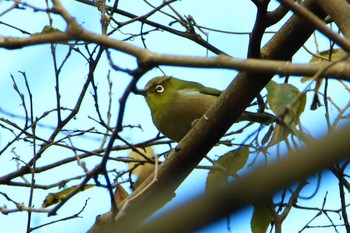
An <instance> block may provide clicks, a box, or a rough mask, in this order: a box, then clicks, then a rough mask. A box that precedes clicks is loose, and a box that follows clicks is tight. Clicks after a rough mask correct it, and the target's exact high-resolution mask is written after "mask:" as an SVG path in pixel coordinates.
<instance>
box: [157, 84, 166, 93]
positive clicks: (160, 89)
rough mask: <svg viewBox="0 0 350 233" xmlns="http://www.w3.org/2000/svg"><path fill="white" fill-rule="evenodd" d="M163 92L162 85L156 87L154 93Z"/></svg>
mask: <svg viewBox="0 0 350 233" xmlns="http://www.w3.org/2000/svg"><path fill="white" fill-rule="evenodd" d="M163 91H164V87H163V86H162V85H158V86H156V92H158V93H162V92H163Z"/></svg>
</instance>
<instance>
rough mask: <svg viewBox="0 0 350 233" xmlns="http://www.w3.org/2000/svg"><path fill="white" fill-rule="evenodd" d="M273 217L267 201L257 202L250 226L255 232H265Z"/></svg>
mask: <svg viewBox="0 0 350 233" xmlns="http://www.w3.org/2000/svg"><path fill="white" fill-rule="evenodd" d="M272 220H273V218H272V213H271V210H270V206H269V204H267V203H255V204H254V212H253V216H252V220H251V222H250V227H251V228H252V232H253V233H265V232H266V231H267V228H268V227H269V225H270V224H271V222H272Z"/></svg>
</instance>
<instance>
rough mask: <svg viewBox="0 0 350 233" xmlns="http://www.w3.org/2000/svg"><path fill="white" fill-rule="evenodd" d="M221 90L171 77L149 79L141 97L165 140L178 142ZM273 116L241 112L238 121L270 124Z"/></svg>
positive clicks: (212, 102) (213, 101)
mask: <svg viewBox="0 0 350 233" xmlns="http://www.w3.org/2000/svg"><path fill="white" fill-rule="evenodd" d="M220 94H221V91H220V90H217V89H215V88H210V87H206V86H203V85H202V84H200V83H197V82H190V81H184V80H181V79H177V78H174V77H171V76H162V77H156V78H153V79H151V80H150V81H149V82H148V83H147V84H146V86H145V88H144V91H143V95H144V96H145V98H146V102H147V104H148V106H149V108H150V110H151V114H152V119H153V123H154V124H155V126H156V127H157V129H158V130H159V131H160V132H161V133H162V134H164V135H165V136H166V137H168V138H170V139H172V140H174V141H177V142H179V141H180V140H181V139H182V138H183V137H184V136H185V135H186V133H187V132H188V131H189V130H190V129H191V127H192V126H193V122H194V121H195V120H197V119H199V118H201V117H202V116H203V115H204V114H205V113H206V111H207V110H208V109H209V108H210V107H211V106H212V105H213V104H214V103H215V101H216V99H217V98H218V96H219V95H220ZM272 119H273V116H272V115H270V114H267V113H252V112H244V113H243V114H242V115H241V116H240V118H239V121H254V122H259V123H264V124H266V123H270V122H272V121H273V120H272Z"/></svg>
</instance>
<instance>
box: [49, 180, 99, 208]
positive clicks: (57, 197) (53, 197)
mask: <svg viewBox="0 0 350 233" xmlns="http://www.w3.org/2000/svg"><path fill="white" fill-rule="evenodd" d="M76 187H77V185H75V186H72V187H69V188H66V189H63V190H62V191H59V192H57V193H49V194H48V195H47V196H46V198H45V200H44V202H43V204H42V208H46V207H48V206H51V205H54V204H57V203H59V202H61V201H62V200H63V199H64V198H65V197H66V196H67V195H68V194H69V193H70V192H71V191H72V190H73V189H75V188H76ZM91 187H94V185H92V184H88V185H85V186H84V190H86V189H89V188H91ZM84 190H81V191H80V192H82V191H84Z"/></svg>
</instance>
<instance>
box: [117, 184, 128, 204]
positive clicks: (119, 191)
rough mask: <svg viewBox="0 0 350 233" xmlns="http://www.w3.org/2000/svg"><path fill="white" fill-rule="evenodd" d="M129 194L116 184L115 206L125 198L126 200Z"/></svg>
mask: <svg viewBox="0 0 350 233" xmlns="http://www.w3.org/2000/svg"><path fill="white" fill-rule="evenodd" d="M128 196H129V194H128V193H127V192H126V191H125V189H124V188H123V187H122V186H121V185H120V184H117V188H116V189H115V192H114V201H115V203H116V204H119V203H121V202H122V201H123V200H124V199H125V198H127V197H128Z"/></svg>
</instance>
